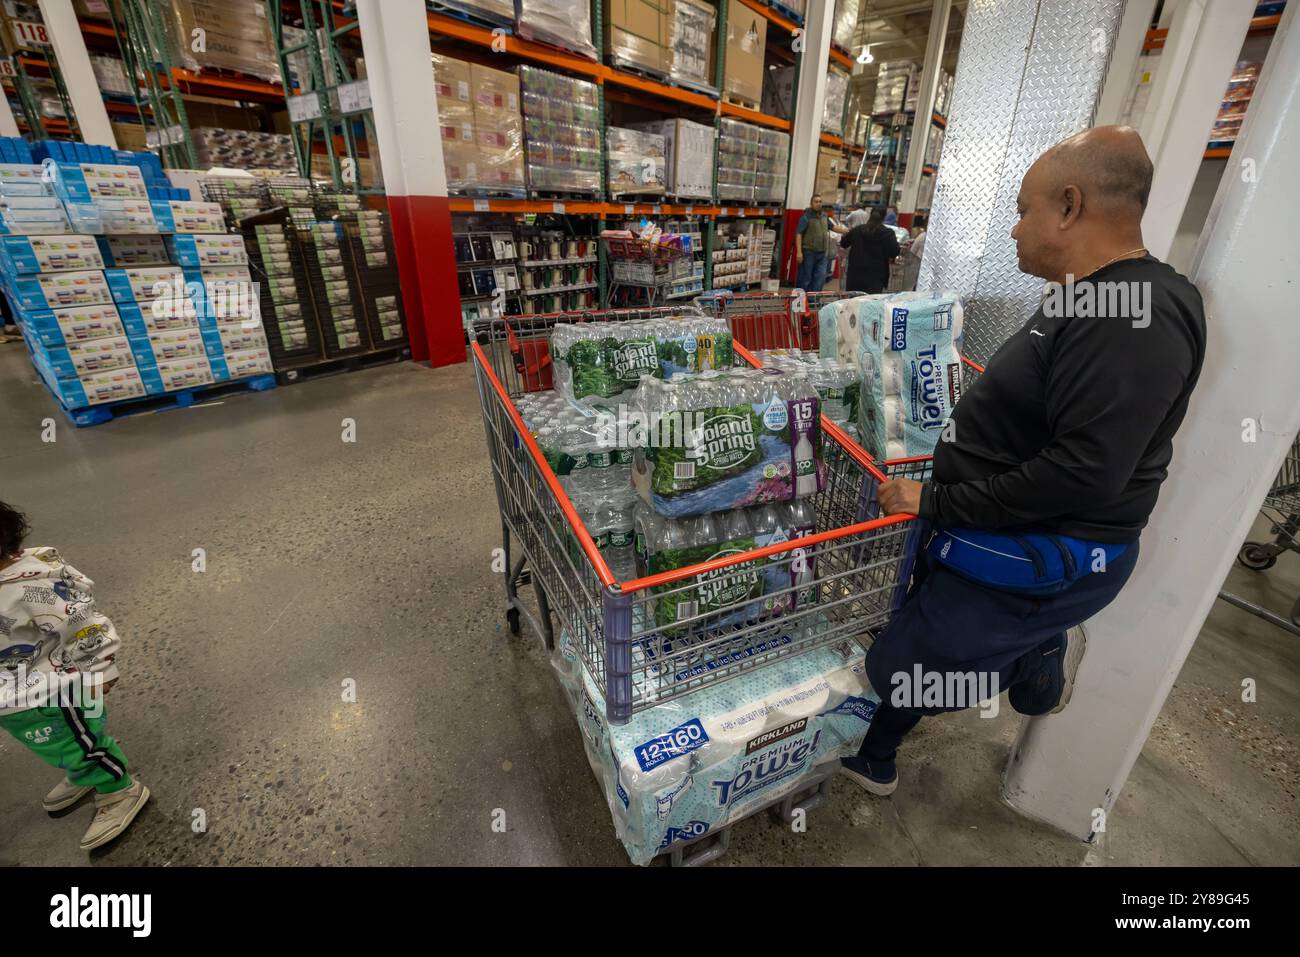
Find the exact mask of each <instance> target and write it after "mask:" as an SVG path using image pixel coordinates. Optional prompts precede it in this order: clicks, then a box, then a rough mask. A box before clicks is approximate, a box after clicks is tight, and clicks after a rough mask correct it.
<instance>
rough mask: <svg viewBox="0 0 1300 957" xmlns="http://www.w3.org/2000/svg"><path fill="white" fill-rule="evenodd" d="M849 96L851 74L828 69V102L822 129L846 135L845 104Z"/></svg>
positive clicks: (823, 114) (823, 116)
mask: <svg viewBox="0 0 1300 957" xmlns="http://www.w3.org/2000/svg"><path fill="white" fill-rule="evenodd" d="M848 96H849V75H848V74H847V73H846V72H844V71H843V70H828V71H826V102H825V105H824V108H823V110H822V130H823V131H824V132H826V133H833V134H834V135H836V136H843V135H844V104H845V101H846V100H847V99H848Z"/></svg>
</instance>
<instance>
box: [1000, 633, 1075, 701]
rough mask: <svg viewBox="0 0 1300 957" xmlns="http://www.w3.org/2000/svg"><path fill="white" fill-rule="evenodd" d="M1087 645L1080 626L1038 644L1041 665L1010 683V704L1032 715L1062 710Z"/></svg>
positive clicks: (1068, 698) (1070, 691)
mask: <svg viewBox="0 0 1300 957" xmlns="http://www.w3.org/2000/svg"><path fill="white" fill-rule="evenodd" d="M1087 647H1088V635H1087V632H1085V631H1084V630H1083V626H1082V625H1079V626H1078V627H1075V628H1071V629H1070V630H1069V631H1067V632H1066V633H1065V634H1064V635H1063V636H1061V637H1057V638H1053V639H1051V640H1050V641H1047V642H1044V643H1043V644H1041V645H1039V646H1038V650H1039V652H1040V653H1041V654H1042V656H1043V660H1042V664H1041V665H1039V667H1038V670H1037V671H1035V672H1034V673H1033V674H1031V675H1030V676H1029V677H1028V678H1026V679H1025V680H1024V681H1021V682H1019V683H1018V684H1015V685H1012V687H1011V690H1010V691H1009V692H1008V693H1007V699H1008V700H1009V701H1010V702H1011V707H1013V708H1015V709H1016V710H1017V711H1019V712H1020V713H1021V714H1023V715H1026V716H1027V717H1031V718H1034V717H1038V716H1039V715H1044V714H1056V713H1057V712H1059V711H1064V710H1065V706H1066V705H1067V704H1069V703H1070V695H1072V694H1073V693H1074V679H1075V677H1076V676H1077V675H1078V673H1079V662H1081V661H1083V653H1084V651H1085V650H1086V649H1087Z"/></svg>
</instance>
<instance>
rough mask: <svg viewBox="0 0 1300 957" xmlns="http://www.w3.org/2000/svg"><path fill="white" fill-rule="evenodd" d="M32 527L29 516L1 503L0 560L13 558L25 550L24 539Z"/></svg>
mask: <svg viewBox="0 0 1300 957" xmlns="http://www.w3.org/2000/svg"><path fill="white" fill-rule="evenodd" d="M31 530H32V527H31V526H30V525H28V524H27V516H25V515H24V514H23V513H22V512H20V511H18V509H16V508H13V507H12V506H10V505H6V504H5V503H4V502H0V558H13V557H14V556H16V555H17V554H18V553H19V552H21V551H22V550H23V539H25V538H26V537H27V533H28V532H30V531H31Z"/></svg>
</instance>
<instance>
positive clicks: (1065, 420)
mask: <svg viewBox="0 0 1300 957" xmlns="http://www.w3.org/2000/svg"><path fill="white" fill-rule="evenodd" d="M1151 175H1152V166H1151V161H1150V159H1149V158H1148V156H1147V153H1146V149H1145V147H1144V146H1143V145H1142V140H1141V138H1140V137H1139V136H1138V134H1137V132H1136V131H1135V130H1132V129H1130V128H1127V127H1116V126H1108V127H1097V128H1095V129H1091V130H1088V131H1086V132H1084V133H1081V134H1078V135H1076V136H1072V137H1070V138H1069V139H1067V140H1065V141H1063V142H1061V143H1059V144H1057V145H1056V146H1054V147H1053V148H1052V149H1050V150H1048V151H1047V152H1046V153H1044V154H1043V155H1042V156H1041V157H1040V158H1039V159H1038V160H1037V161H1036V162H1035V163H1034V164H1033V166H1032V167H1030V169H1029V171H1028V172H1027V173H1026V174H1025V177H1024V179H1023V180H1022V183H1021V188H1020V194H1019V196H1018V197H1017V203H1016V205H1017V209H1018V212H1019V214H1020V220H1019V222H1018V223H1017V224H1016V226H1015V228H1014V229H1013V230H1012V231H1011V236H1012V238H1013V239H1014V240H1015V242H1016V250H1017V254H1018V256H1019V264H1020V269H1021V270H1022V271H1023V272H1026V273H1028V274H1030V275H1033V276H1038V277H1040V278H1043V279H1046V280H1048V281H1049V286H1048V290H1047V294H1046V295H1045V297H1044V300H1043V304H1042V305H1041V306H1040V307H1039V309H1038V310H1037V311H1036V312H1035V313H1034V314H1033V316H1032V317H1031V318H1030V319H1029V321H1028V322H1026V323H1025V324H1024V326H1022V327H1021V328H1020V329H1019V330H1018V331H1017V332H1016V333H1014V334H1013V335H1012V336H1011V337H1010V338H1009V339H1007V341H1006V342H1004V343H1003V344H1002V346H1001V347H1000V348H999V349H998V351H997V352H996V353H995V354H994V355H993V357H992V358H991V359H990V360H989V362H988V365H987V368H986V370H985V373H984V374H983V375H982V376H980V377H979V379H978V380H977V381H976V382H975V383H974V385H973V386H972V387H971V388H970V389H969V390H968V392H967V393H966V394H965V395H964V396H963V397H962V398H961V400H960V401H959V402H958V403H957V405H956V406H955V407H954V409H953V413H952V418H951V421H950V422H949V423H948V427H947V428H946V429H945V431H944V434H945V436H946V439H947V440H945V441H941V442H940V443H939V445H938V446H937V448H936V449H935V454H934V476H933V478H932V479H931V480H930V481H928V482H924V483H921V482H915V481H911V480H907V479H899V480H895V481H890V482H884V483H882V484H881V487H880V491H879V498H880V503H881V506H882V508H883V510H884V511H885V512H886V513H887V514H895V513H899V512H909V513H914V514H917V515H919V516H920V517H921V518H922V519H925V520H928V521H929V522H931V523H932V524H933V527H934V530H935V535H934V537H933V539H931V540H930V541H929V543H928V545H927V547H926V549H925V552H924V554H923V555H922V556H921V558H920V559H919V560H918V562H917V572H916V574H915V576H914V578H913V581H912V587H911V590H910V591H909V593H908V599H907V601H906V603H905V604H904V605H903V607H902V608H901V609H899V611H898V612H897V613H896V614H895V616H894V618H893V619H892V620H891V622H890V624H889V626H888V627H887V628H886V629H885V630H884V631H883V632H882V633H881V635H880V636H879V638H878V639H877V640H876V642H875V643H874V644H873V645H872V647H871V649H870V651H869V653H868V656H867V673H868V676H869V677H870V679H871V683H872V686H873V688H874V689H875V690H876V692H877V693H878V694H879V695H880V697H881V699H882V702H881V706H880V708H879V710H878V711H877V713H876V715H875V717H874V718H873V721H872V724H871V726H870V728H869V729H868V732H867V736H866V739H865V740H864V742H863V745H862V749H861V750H860V751H859V754H858V756H857V757H854V758H849V759H846V760H845V761H844V762H843V764H844V767H843V770H844V772H845V773H846V774H847V775H848V776H849V777H850V778H851V779H853V780H854V781H855V782H856V783H857V784H859V785H860V786H862V787H863V788H865V789H866V790H868V791H870V792H872V793H874V794H889V793H892V792H893V790H894V789H895V788H896V787H897V783H898V778H897V773H896V770H895V755H896V752H897V749H898V746H899V744H900V742H901V741H902V739H903V737H904V735H906V734H907V732H908V731H910V730H911V729H912V728H913V727H915V725H916V724H917V722H919V721H920V719H921V717H922V716H924V715H929V714H937V713H941V712H943V711H954V710H960V709H961V708H967V707H972V706H974V705H975V704H978V703H980V702H979V701H978V700H971V696H970V695H963V694H957V695H953V694H952V692H953V690H954V689H955V690H957V691H959V692H960V691H961V690H962V689H963V688H964V687H969V688H972V689H974V688H976V687H978V688H979V689H981V690H982V691H983V692H984V693H987V692H988V691H989V690H991V692H992V694H993V695H994V696H996V694H997V693H998V691H999V690H1006V691H1009V699H1010V703H1011V705H1012V706H1013V707H1014V708H1015V709H1016V710H1017V711H1019V712H1021V713H1022V714H1026V715H1041V714H1048V713H1053V712H1056V711H1059V710H1061V708H1063V707H1064V706H1065V705H1066V704H1067V703H1068V702H1069V699H1070V694H1071V691H1072V689H1073V685H1074V679H1075V674H1076V673H1077V670H1078V667H1079V663H1080V662H1081V660H1082V658H1083V652H1084V648H1085V646H1086V635H1085V633H1084V631H1083V628H1082V623H1083V622H1084V621H1085V620H1087V619H1088V618H1090V617H1092V616H1093V615H1095V614H1096V613H1097V612H1098V611H1100V610H1101V609H1102V608H1104V607H1105V606H1106V605H1107V604H1109V603H1110V602H1111V601H1112V600H1113V599H1114V597H1115V595H1117V594H1118V593H1119V591H1120V589H1121V588H1122V587H1123V585H1124V583H1125V581H1127V579H1128V577H1129V574H1130V573H1131V572H1132V570H1133V567H1134V565H1135V564H1136V562H1137V555H1138V537H1139V535H1140V533H1141V531H1142V528H1143V527H1144V526H1145V525H1146V522H1147V519H1148V518H1149V516H1150V514H1151V510H1152V509H1153V508H1154V507H1155V503H1156V496H1157V494H1158V492H1159V488H1160V484H1161V483H1162V482H1163V481H1164V479H1165V477H1166V475H1167V474H1168V473H1167V468H1168V465H1169V462H1170V459H1171V457H1172V454H1173V445H1172V440H1173V437H1174V434H1175V432H1177V430H1178V427H1179V425H1181V423H1182V420H1183V416H1184V415H1185V414H1186V411H1187V403H1188V399H1189V398H1190V396H1191V393H1192V389H1193V388H1194V387H1195V385H1196V380H1197V377H1198V375H1199V374H1200V369H1201V362H1202V359H1203V358H1204V354H1205V316H1204V312H1203V309H1202V305H1201V297H1200V294H1199V293H1198V292H1197V290H1196V287H1194V286H1193V285H1192V284H1191V283H1190V282H1189V281H1188V280H1187V279H1186V278H1185V277H1183V276H1181V275H1179V274H1178V273H1177V272H1175V271H1174V270H1173V269H1172V268H1170V267H1169V266H1168V265H1166V264H1165V263H1162V262H1160V261H1159V260H1157V259H1156V258H1154V257H1153V256H1151V255H1150V254H1149V253H1148V252H1147V250H1146V248H1145V246H1144V245H1143V242H1142V228H1141V223H1142V214H1143V211H1144V210H1145V208H1146V201H1147V196H1148V194H1149V192H1150V188H1151ZM931 675H934V676H938V680H939V682H940V683H941V685H942V687H943V688H945V689H947V692H946V693H945V694H944V695H943V696H941V697H932V696H925V695H923V694H922V691H923V690H924V689H921V688H918V687H917V685H918V683H920V681H919V680H918V679H922V680H924V681H930V679H929V676H931ZM972 675H973V676H976V677H977V678H978V681H973V680H971V681H969V683H968V684H967V685H964V684H963V682H962V680H961V679H960V678H957V679H956V680H954V676H972ZM945 679H946V680H945ZM932 683H933V682H931V684H932ZM981 700H983V698H982V696H981Z"/></svg>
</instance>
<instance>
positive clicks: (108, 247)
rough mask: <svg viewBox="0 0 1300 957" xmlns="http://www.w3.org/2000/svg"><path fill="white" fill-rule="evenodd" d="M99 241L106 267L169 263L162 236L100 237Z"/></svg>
mask: <svg viewBox="0 0 1300 957" xmlns="http://www.w3.org/2000/svg"><path fill="white" fill-rule="evenodd" d="M97 241H98V243H99V251H100V252H101V253H102V254H103V256H104V265H106V266H117V267H121V268H125V267H128V266H163V265H166V264H167V263H168V261H169V260H168V259H167V244H166V243H164V242H163V238H162V237H161V236H149V235H134V234H128V235H125V236H100V237H98V239H97Z"/></svg>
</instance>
